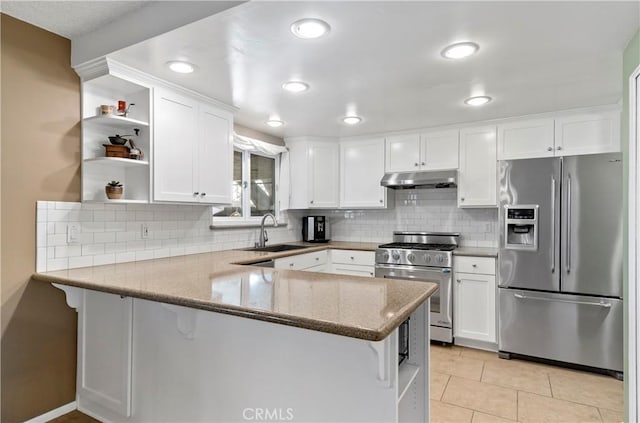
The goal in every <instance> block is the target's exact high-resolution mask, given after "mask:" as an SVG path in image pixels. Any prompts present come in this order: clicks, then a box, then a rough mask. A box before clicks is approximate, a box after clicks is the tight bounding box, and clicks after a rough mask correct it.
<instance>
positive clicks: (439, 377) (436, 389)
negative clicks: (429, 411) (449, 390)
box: [429, 372, 450, 401]
mask: <svg viewBox="0 0 640 423" xmlns="http://www.w3.org/2000/svg"><path fill="white" fill-rule="evenodd" d="M430 376H431V381H430V385H429V398H431V399H433V400H438V401H439V400H440V399H441V398H442V394H443V393H444V388H446V386H447V382H449V378H450V376H449V375H445V374H443V373H438V372H431V375H430Z"/></svg>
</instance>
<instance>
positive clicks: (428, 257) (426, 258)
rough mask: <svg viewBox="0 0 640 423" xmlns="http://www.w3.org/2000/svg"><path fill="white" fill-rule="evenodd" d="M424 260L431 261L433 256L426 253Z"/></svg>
mask: <svg viewBox="0 0 640 423" xmlns="http://www.w3.org/2000/svg"><path fill="white" fill-rule="evenodd" d="M424 262H425V263H431V256H430V255H429V254H425V255H424Z"/></svg>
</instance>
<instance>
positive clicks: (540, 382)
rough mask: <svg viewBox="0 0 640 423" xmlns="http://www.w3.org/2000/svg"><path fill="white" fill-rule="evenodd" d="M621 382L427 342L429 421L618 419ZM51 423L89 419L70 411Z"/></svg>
mask: <svg viewBox="0 0 640 423" xmlns="http://www.w3.org/2000/svg"><path fill="white" fill-rule="evenodd" d="M623 407H624V404H623V386H622V382H620V381H618V380H616V379H614V378H612V377H610V376H601V375H596V374H592V373H586V372H579V371H575V370H568V369H563V368H560V367H554V366H549V365H544V364H538V363H531V362H528V361H522V360H515V359H514V360H501V359H500V358H498V355H497V354H496V353H491V352H487V351H481V350H475V349H471V348H462V347H457V346H453V347H441V346H437V345H432V346H431V423H445V422H446V423H501V422H516V421H517V422H520V423H529V422H535V423H542V422H544V423H552V422H563V423H583V422H600V423H602V422H604V423H610V422H611V423H613V422H621V421H622V419H623V414H624V411H623V410H624V408H623ZM51 422H54V423H95V422H97V420H94V419H92V418H91V417H88V416H85V415H84V414H82V413H80V412H79V411H74V412H72V413H69V414H67V415H65V416H62V417H59V418H57V419H55V420H52V421H51Z"/></svg>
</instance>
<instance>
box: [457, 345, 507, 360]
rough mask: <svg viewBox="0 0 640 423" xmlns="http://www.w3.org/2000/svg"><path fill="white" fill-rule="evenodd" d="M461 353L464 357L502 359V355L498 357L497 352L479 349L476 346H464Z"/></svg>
mask: <svg viewBox="0 0 640 423" xmlns="http://www.w3.org/2000/svg"><path fill="white" fill-rule="evenodd" d="M460 355H461V356H462V357H467V358H475V359H476V360H484V361H488V360H496V361H498V360H502V359H501V358H500V357H498V353H497V352H493V351H485V350H477V349H475V348H463V349H462V351H461V352H460Z"/></svg>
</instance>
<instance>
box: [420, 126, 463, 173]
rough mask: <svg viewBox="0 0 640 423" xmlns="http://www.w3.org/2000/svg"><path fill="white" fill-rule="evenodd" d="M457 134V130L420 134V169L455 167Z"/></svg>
mask: <svg viewBox="0 0 640 423" xmlns="http://www.w3.org/2000/svg"><path fill="white" fill-rule="evenodd" d="M458 136H459V132H458V130H454V131H444V132H428V133H424V134H422V135H420V169H421V170H449V169H457V168H458Z"/></svg>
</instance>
